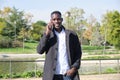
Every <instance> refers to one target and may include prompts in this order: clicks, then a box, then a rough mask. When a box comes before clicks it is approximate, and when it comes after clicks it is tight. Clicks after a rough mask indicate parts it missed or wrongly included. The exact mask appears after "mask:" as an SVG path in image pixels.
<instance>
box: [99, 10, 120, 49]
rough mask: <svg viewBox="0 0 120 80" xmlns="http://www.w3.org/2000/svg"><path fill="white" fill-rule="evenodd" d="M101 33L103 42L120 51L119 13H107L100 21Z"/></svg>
mask: <svg viewBox="0 0 120 80" xmlns="http://www.w3.org/2000/svg"><path fill="white" fill-rule="evenodd" d="M102 23H103V24H102V27H101V33H102V35H104V38H105V41H107V42H109V43H110V44H112V45H114V46H115V47H116V48H118V49H120V12H118V11H108V12H107V13H106V14H105V15H104V16H103V20H102Z"/></svg>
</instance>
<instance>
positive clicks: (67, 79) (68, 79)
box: [63, 75, 72, 80]
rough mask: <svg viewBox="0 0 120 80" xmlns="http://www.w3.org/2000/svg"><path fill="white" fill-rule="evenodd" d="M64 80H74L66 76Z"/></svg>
mask: <svg viewBox="0 0 120 80" xmlns="http://www.w3.org/2000/svg"><path fill="white" fill-rule="evenodd" d="M63 80H72V79H71V77H70V76H68V75H66V76H63Z"/></svg>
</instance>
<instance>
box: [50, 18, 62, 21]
mask: <svg viewBox="0 0 120 80" xmlns="http://www.w3.org/2000/svg"><path fill="white" fill-rule="evenodd" d="M52 20H53V21H55V20H57V21H60V20H61V18H55V19H52Z"/></svg>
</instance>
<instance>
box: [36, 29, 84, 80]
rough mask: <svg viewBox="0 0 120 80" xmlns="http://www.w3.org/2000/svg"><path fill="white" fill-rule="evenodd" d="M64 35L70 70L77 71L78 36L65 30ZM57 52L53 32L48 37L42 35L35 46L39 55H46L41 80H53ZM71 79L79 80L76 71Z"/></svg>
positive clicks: (79, 46) (79, 61)
mask: <svg viewBox="0 0 120 80" xmlns="http://www.w3.org/2000/svg"><path fill="white" fill-rule="evenodd" d="M65 33H66V47H67V53H68V59H69V65H70V67H71V68H72V67H75V68H77V69H79V68H80V63H81V55H82V51H81V45H80V42H79V39H78V36H77V34H76V33H75V32H73V31H70V30H66V29H65ZM57 50H58V42H57V36H56V35H55V33H54V31H53V32H51V34H50V36H49V37H48V36H46V35H45V34H43V36H42V38H41V39H40V43H39V45H38V46H37V52H38V53H39V54H43V53H44V52H45V54H46V56H45V58H46V59H45V64H44V73H43V80H53V76H54V72H55V68H56V61H57ZM73 78H74V80H80V79H79V74H78V71H76V73H75V74H74V76H73Z"/></svg>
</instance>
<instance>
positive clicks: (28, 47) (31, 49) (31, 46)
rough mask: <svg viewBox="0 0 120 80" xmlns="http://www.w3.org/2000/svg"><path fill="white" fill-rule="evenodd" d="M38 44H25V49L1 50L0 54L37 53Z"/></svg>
mask: <svg viewBox="0 0 120 80" xmlns="http://www.w3.org/2000/svg"><path fill="white" fill-rule="evenodd" d="M37 44H38V43H25V46H24V48H23V47H21V48H0V53H12V54H14V53H15V54H19V53H27V54H29V53H36V47H37Z"/></svg>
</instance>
